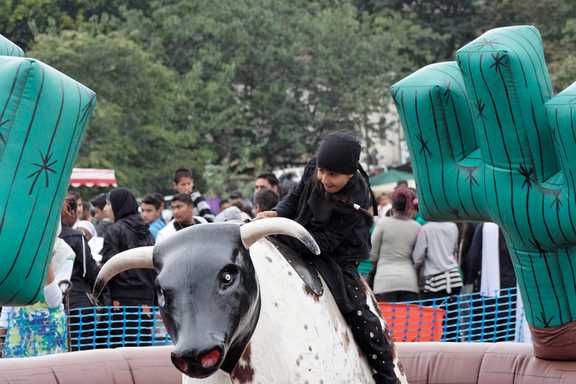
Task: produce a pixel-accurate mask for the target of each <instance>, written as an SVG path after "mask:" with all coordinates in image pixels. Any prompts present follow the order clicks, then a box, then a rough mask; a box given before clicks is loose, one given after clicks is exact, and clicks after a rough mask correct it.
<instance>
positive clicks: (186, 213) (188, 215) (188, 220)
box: [156, 193, 207, 244]
mask: <svg viewBox="0 0 576 384" xmlns="http://www.w3.org/2000/svg"><path fill="white" fill-rule="evenodd" d="M170 207H171V208H172V215H173V216H174V218H173V219H172V220H171V221H170V222H169V223H168V224H166V226H165V227H164V228H162V229H161V230H160V232H158V237H156V244H159V243H161V242H163V241H164V240H166V238H168V237H170V236H171V235H172V234H174V233H176V232H177V231H179V230H181V229H184V228H187V227H189V226H191V225H194V224H203V223H207V221H206V220H205V219H204V218H203V217H199V216H194V202H193V201H192V198H191V197H190V194H188V193H178V194H177V195H174V197H173V198H172V203H171V206H170Z"/></svg>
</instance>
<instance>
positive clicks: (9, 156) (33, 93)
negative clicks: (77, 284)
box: [0, 36, 96, 305]
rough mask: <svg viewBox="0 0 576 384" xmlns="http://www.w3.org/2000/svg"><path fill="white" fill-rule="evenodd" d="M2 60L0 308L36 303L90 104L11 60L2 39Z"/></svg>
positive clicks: (67, 84) (56, 77) (74, 87)
mask: <svg viewBox="0 0 576 384" xmlns="http://www.w3.org/2000/svg"><path fill="white" fill-rule="evenodd" d="M0 37H1V36H0ZM0 54H2V55H4V56H0V249H1V250H2V252H1V256H2V262H1V263H0V305H24V304H30V303H33V302H35V301H37V300H39V299H40V298H41V297H42V287H43V285H44V284H43V283H44V277H45V274H46V267H47V266H48V263H49V261H50V257H51V250H52V245H53V243H54V239H55V236H56V235H57V233H56V229H57V225H58V222H59V220H60V210H61V208H62V202H63V200H64V195H65V193H66V190H67V188H68V180H69V178H70V173H71V172H72V167H73V164H74V161H75V159H76V155H77V153H78V149H79V146H80V142H81V138H82V135H83V133H84V130H85V127H86V124H87V121H88V119H89V117H90V114H91V112H92V110H93V108H94V106H95V102H96V99H95V94H94V92H92V91H91V90H90V89H88V88H86V87H84V86H83V85H81V84H79V83H78V82H76V81H74V80H72V79H71V78H69V77H67V76H66V75H64V74H62V73H60V72H58V71H57V70H55V69H53V68H51V67H49V66H48V65H46V64H43V63H41V62H39V61H37V60H34V59H29V58H23V57H17V56H21V55H22V50H21V49H20V48H18V47H17V46H15V45H14V44H12V43H11V42H10V41H8V40H6V39H5V38H4V37H1V38H0ZM8 54H13V55H16V56H6V55H8Z"/></svg>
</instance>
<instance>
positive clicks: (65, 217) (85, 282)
mask: <svg viewBox="0 0 576 384" xmlns="http://www.w3.org/2000/svg"><path fill="white" fill-rule="evenodd" d="M76 204H77V203H76V199H75V198H74V195H72V194H68V195H67V196H66V198H65V200H64V207H63V208H62V213H61V219H62V230H61V232H60V238H61V239H62V240H64V241H65V242H66V243H67V244H68V245H69V246H70V248H72V250H73V251H74V254H75V257H74V264H73V267H72V275H71V277H70V281H71V283H72V284H71V287H70V289H69V294H68V295H69V296H68V308H66V310H67V312H68V317H69V325H70V349H71V350H72V351H77V350H83V349H94V342H95V341H94V340H93V335H94V327H95V320H96V319H95V316H94V310H93V309H92V308H91V307H94V306H95V303H94V302H92V300H91V296H90V295H91V292H92V287H93V286H94V282H95V280H96V276H98V272H99V270H100V269H99V267H98V265H97V264H96V261H95V260H94V259H93V258H92V252H91V251H90V246H89V245H88V241H87V240H86V238H85V237H84V235H82V233H81V232H80V231H77V230H75V229H72V226H73V225H74V223H76V221H77V220H78V212H77V206H76Z"/></svg>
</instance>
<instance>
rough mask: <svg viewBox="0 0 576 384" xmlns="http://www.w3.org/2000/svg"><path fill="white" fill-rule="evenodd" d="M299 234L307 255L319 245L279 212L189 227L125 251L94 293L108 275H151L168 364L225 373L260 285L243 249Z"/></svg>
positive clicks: (250, 324) (200, 374) (251, 319)
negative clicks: (170, 346) (168, 345)
mask: <svg viewBox="0 0 576 384" xmlns="http://www.w3.org/2000/svg"><path fill="white" fill-rule="evenodd" d="M276 234H282V235H288V236H292V237H295V238H297V239H298V240H300V241H301V242H302V243H303V244H304V245H306V247H307V248H308V249H309V250H310V251H311V252H313V253H314V254H319V253H320V250H319V248H318V245H317V244H316V241H315V240H314V238H313V237H312V236H311V235H310V234H309V233H308V231H306V229H304V227H302V226H301V225H300V224H298V223H296V222H294V221H292V220H289V219H285V218H273V219H264V220H259V221H253V222H250V223H248V224H244V225H242V226H238V225H236V224H227V223H222V224H204V225H195V226H192V227H190V228H187V229H184V230H182V231H179V232H177V233H176V234H174V235H173V236H172V237H170V238H169V239H167V240H166V241H164V242H163V243H161V244H157V245H156V246H154V247H142V248H136V249H131V250H128V251H125V252H122V253H119V254H118V255H116V256H114V257H113V258H112V259H110V260H109V261H108V262H107V263H106V264H105V265H104V266H103V267H102V269H101V270H100V273H99V274H98V277H97V279H96V283H95V287H94V292H95V294H96V296H98V295H99V294H100V293H101V291H102V289H103V288H104V286H105V285H106V283H107V282H108V281H109V280H110V279H111V278H112V277H114V276H115V275H116V274H118V273H121V272H123V271H126V270H128V269H132V268H152V269H155V270H156V272H157V273H158V277H157V279H156V294H157V298H158V306H159V307H160V313H161V315H162V320H163V322H164V325H165V326H166V329H167V331H168V333H169V334H170V336H171V337H172V340H173V341H174V343H175V344H176V345H175V348H174V350H173V352H172V355H171V358H172V362H173V364H174V365H175V366H176V368H178V369H179V370H180V371H181V372H183V373H184V374H186V375H187V376H190V377H194V378H204V377H208V376H210V375H211V374H213V373H214V372H216V371H217V370H218V369H220V368H222V369H224V370H225V371H228V372H231V371H232V369H233V368H234V366H235V365H236V363H237V361H238V359H239V358H240V355H241V354H242V352H243V351H244V349H245V347H246V345H247V343H248V341H249V340H250V337H251V336H252V333H253V331H254V329H255V327H256V324H257V322H258V317H259V314H260V291H259V286H258V280H257V278H256V273H255V270H254V265H253V264H252V261H251V259H250V254H249V252H248V248H250V246H251V245H252V244H253V243H255V242H256V241H258V240H259V239H261V238H263V237H265V236H269V235H276Z"/></svg>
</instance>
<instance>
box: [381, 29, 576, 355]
mask: <svg viewBox="0 0 576 384" xmlns="http://www.w3.org/2000/svg"><path fill="white" fill-rule="evenodd" d="M392 95H393V98H394V101H395V103H396V106H397V109H398V111H399V114H400V118H401V122H402V125H403V126H404V129H405V131H406V134H407V140H408V147H409V149H410V153H411V156H412V160H413V167H414V171H415V175H416V180H417V183H418V196H419V200H420V209H421V210H422V213H423V215H424V216H425V217H426V218H428V219H431V220H440V221H443V220H451V221H459V220H477V221H493V222H495V223H497V224H498V225H499V226H500V227H501V228H502V229H503V231H504V233H505V236H506V240H507V243H508V246H509V249H510V253H511V256H512V261H513V263H514V268H515V272H516V276H517V279H518V285H519V287H520V291H521V294H522V298H523V301H524V305H525V310H526V316H527V319H528V322H529V324H530V326H531V330H532V335H533V341H534V347H535V353H536V355H537V356H539V357H543V358H551V359H568V360H573V359H575V358H576V322H575V321H576V216H575V215H576V180H575V177H576V116H575V113H574V112H575V111H576V85H574V84H573V85H572V86H571V87H569V88H568V89H566V90H565V91H563V92H562V93H560V94H558V95H557V96H554V97H553V95H552V86H551V82H550V77H549V74H548V70H547V68H546V62H545V60H544V52H543V48H542V41H541V38H540V34H539V32H538V30H537V29H536V28H534V27H530V26H517V27H507V28H498V29H493V30H490V31H488V32H486V33H485V34H483V35H482V36H481V37H479V38H478V39H476V40H474V41H472V42H471V43H469V44H467V45H466V46H464V47H463V48H461V49H460V50H459V51H458V52H457V61H456V62H445V63H437V64H432V65H429V66H427V67H424V68H422V69H420V70H418V71H417V72H415V73H413V74H412V75H410V76H408V77H406V78H405V79H403V80H401V81H400V82H398V83H396V84H395V85H394V86H393V87H392Z"/></svg>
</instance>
